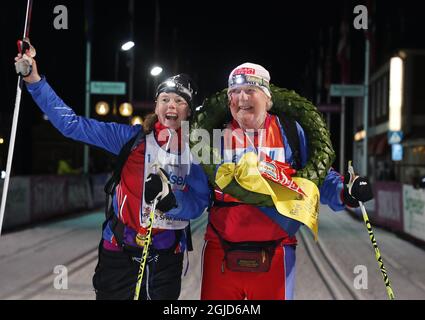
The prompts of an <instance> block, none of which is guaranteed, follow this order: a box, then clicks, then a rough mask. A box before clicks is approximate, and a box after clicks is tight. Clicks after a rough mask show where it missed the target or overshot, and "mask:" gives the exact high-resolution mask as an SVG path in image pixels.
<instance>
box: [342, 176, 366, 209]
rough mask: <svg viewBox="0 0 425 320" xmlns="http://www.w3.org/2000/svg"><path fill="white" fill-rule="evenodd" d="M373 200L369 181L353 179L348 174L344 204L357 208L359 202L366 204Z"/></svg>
mask: <svg viewBox="0 0 425 320" xmlns="http://www.w3.org/2000/svg"><path fill="white" fill-rule="evenodd" d="M346 182H347V183H346ZM371 199H373V192H372V186H371V184H370V182H369V179H368V178H366V177H359V176H357V177H351V175H350V174H349V173H346V174H345V176H344V193H343V200H344V204H346V205H347V206H349V207H352V208H357V207H358V206H359V201H361V202H366V201H369V200H371Z"/></svg>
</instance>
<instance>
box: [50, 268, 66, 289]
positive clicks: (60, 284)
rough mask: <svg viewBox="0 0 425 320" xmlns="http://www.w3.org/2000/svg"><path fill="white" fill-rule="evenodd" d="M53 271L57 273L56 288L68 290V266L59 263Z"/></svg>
mask: <svg viewBox="0 0 425 320" xmlns="http://www.w3.org/2000/svg"><path fill="white" fill-rule="evenodd" d="M53 273H55V274H57V276H56V277H55V278H54V280H53V287H54V288H55V289H56V290H68V268H67V267H65V266H63V265H58V266H56V267H55V268H54V269H53Z"/></svg>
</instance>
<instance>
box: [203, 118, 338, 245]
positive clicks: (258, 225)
mask: <svg viewBox="0 0 425 320" xmlns="http://www.w3.org/2000/svg"><path fill="white" fill-rule="evenodd" d="M296 126H297V131H298V136H299V138H300V158H301V167H304V166H305V164H306V162H307V157H308V148H307V141H306V136H305V134H304V130H303V129H302V127H301V126H300V125H299V124H298V123H296ZM228 128H229V129H231V130H232V131H231V132H234V133H233V135H235V130H238V129H240V128H239V125H238V123H237V122H236V121H234V120H233V121H232V122H231V123H230V124H229V125H228ZM265 131H266V134H265V137H262V138H259V134H256V135H255V136H254V139H253V141H250V145H252V144H254V145H255V146H254V149H260V148H262V150H263V152H264V150H266V151H265V153H266V154H267V155H268V156H269V157H271V158H272V159H274V160H280V161H282V159H283V161H284V162H287V163H289V164H291V165H292V166H293V165H294V159H293V157H292V150H291V146H290V145H289V143H288V139H287V136H286V134H285V132H284V130H283V128H282V125H281V124H280V121H279V118H278V117H277V116H274V115H270V114H268V115H267V118H266V121H265ZM239 132H240V130H239ZM237 135H238V134H236V136H237ZM232 139H233V138H232ZM234 140H235V139H234ZM234 140H232V142H231V143H232V147H231V148H230V146H229V147H227V148H229V149H233V150H234V151H235V150H237V148H238V146H237V142H236V143H235V141H234ZM236 140H238V141H242V139H236ZM247 140H250V139H247ZM251 140H252V139H251ZM260 140H261V141H262V142H260ZM228 141H229V140H228ZM264 141H265V142H264ZM245 143H246V142H245ZM227 144H229V143H227ZM223 145H225V143H223ZM248 147H250V146H248ZM222 148H223V149H226V147H222ZM235 153H236V158H235V160H233V161H236V162H237V157H238V156H237V154H238V151H236V152H235ZM342 190H343V177H342V176H341V175H340V174H339V173H337V172H336V171H334V170H333V169H331V170H330V171H329V173H328V175H327V176H326V178H325V181H324V183H323V184H322V186H321V188H320V202H321V203H322V204H327V205H328V206H329V207H330V208H331V209H332V210H334V211H339V210H343V209H344V208H345V206H344V204H343V202H342V197H341V196H342ZM215 200H216V201H215V204H214V205H213V207H212V208H211V210H210V216H209V221H210V222H211V223H212V224H213V225H214V227H215V229H216V230H217V232H218V233H219V234H220V236H221V237H222V238H224V239H226V240H227V241H232V242H242V241H270V240H278V239H283V241H282V243H283V244H295V243H296V237H295V233H296V232H297V231H298V229H299V227H300V226H301V223H300V222H298V221H296V220H293V219H290V218H287V217H285V216H283V215H281V214H280V213H279V212H278V211H277V209H276V208H275V207H263V206H254V205H249V204H244V203H243V199H235V198H233V197H231V196H230V195H227V194H225V193H223V192H222V191H221V190H220V189H218V188H216V190H215ZM226 203H227V204H226ZM205 239H206V240H213V241H218V237H217V235H216V233H215V231H214V230H213V229H212V228H211V227H210V226H209V227H208V228H207V232H206V235H205Z"/></svg>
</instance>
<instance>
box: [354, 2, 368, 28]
mask: <svg viewBox="0 0 425 320" xmlns="http://www.w3.org/2000/svg"><path fill="white" fill-rule="evenodd" d="M353 13H355V14H357V16H356V17H355V18H354V21H353V26H354V29H356V30H367V28H368V13H367V7H366V6H364V5H361V4H359V5H357V6H355V7H354V10H353Z"/></svg>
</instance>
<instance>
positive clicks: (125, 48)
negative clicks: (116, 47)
mask: <svg viewBox="0 0 425 320" xmlns="http://www.w3.org/2000/svg"><path fill="white" fill-rule="evenodd" d="M133 47H134V42H133V41H127V42H126V43H124V44H123V45H122V46H121V50H122V51H128V50H130V49H131V48H133Z"/></svg>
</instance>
